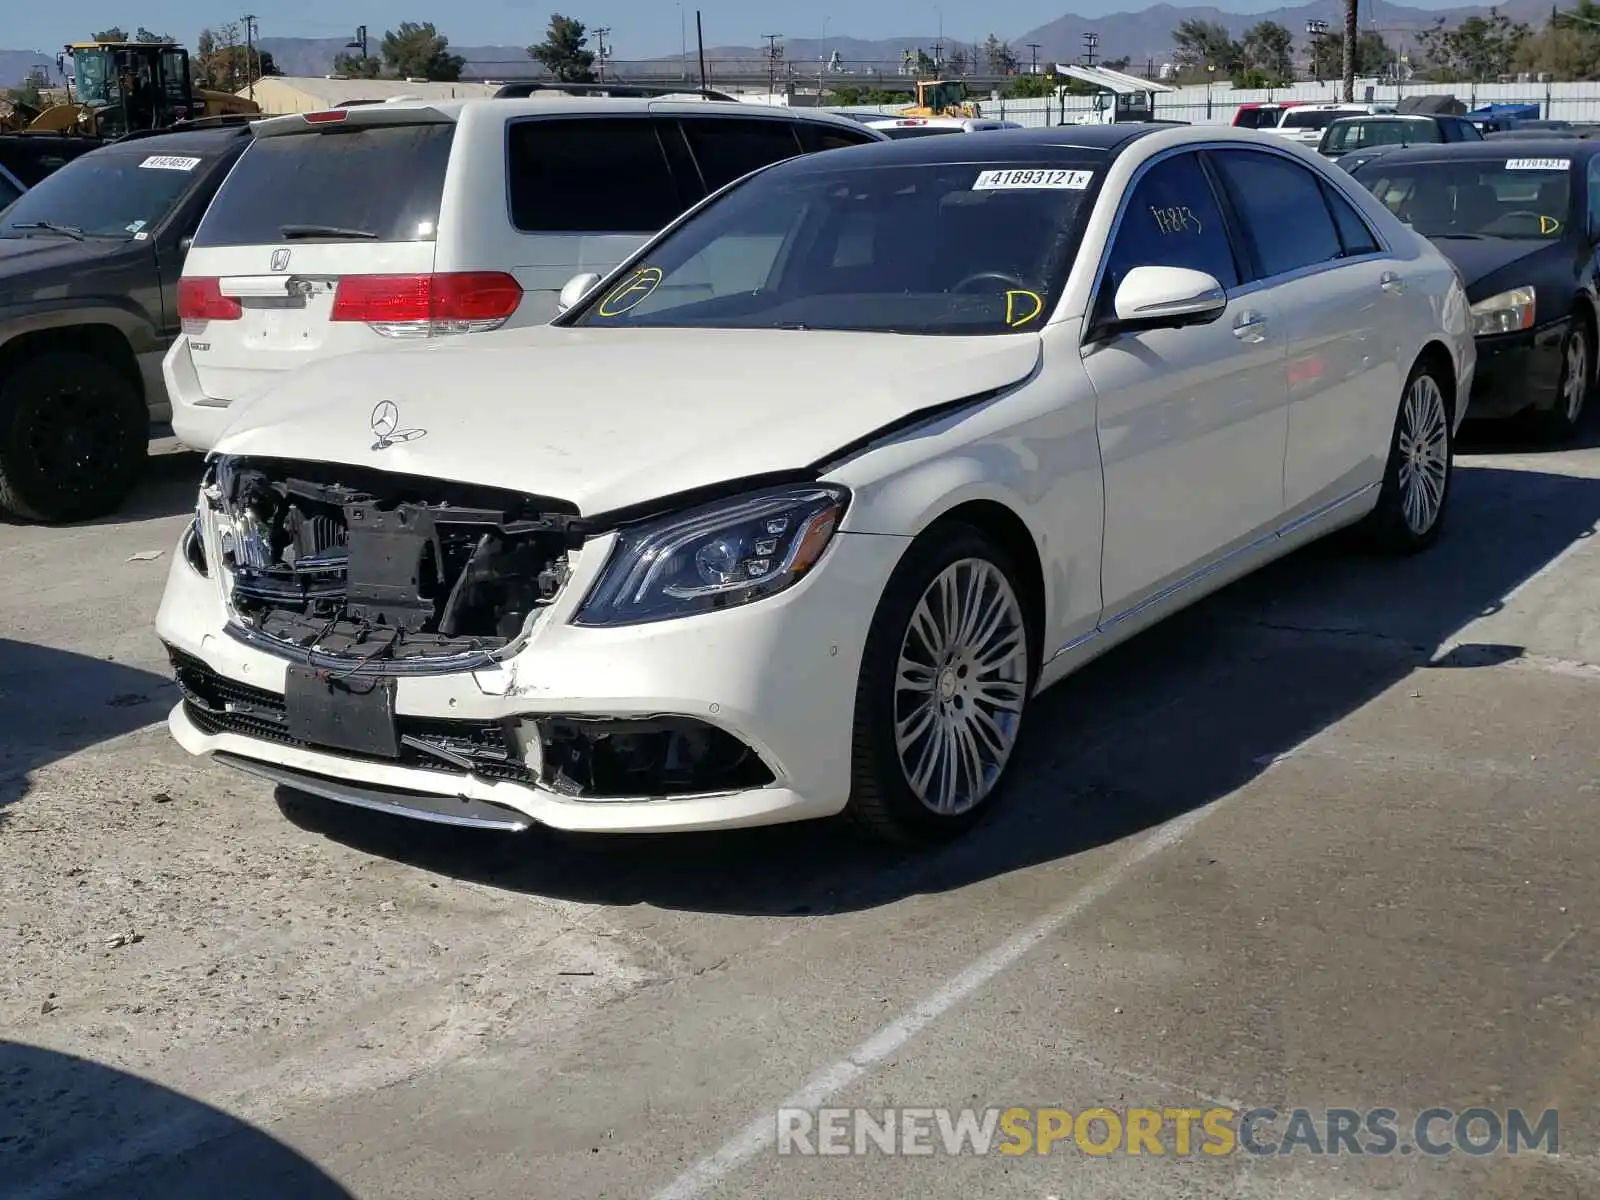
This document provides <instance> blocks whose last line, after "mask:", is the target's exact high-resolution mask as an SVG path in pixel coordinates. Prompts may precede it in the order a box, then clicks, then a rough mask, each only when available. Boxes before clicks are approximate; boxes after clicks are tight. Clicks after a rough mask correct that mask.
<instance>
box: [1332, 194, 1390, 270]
mask: <svg viewBox="0 0 1600 1200" xmlns="http://www.w3.org/2000/svg"><path fill="white" fill-rule="evenodd" d="M1322 198H1323V199H1324V200H1326V201H1327V203H1328V210H1329V211H1330V212H1332V213H1333V224H1334V226H1335V228H1337V229H1338V231H1339V242H1340V245H1342V246H1343V247H1344V254H1345V257H1346V258H1354V257H1355V256H1356V255H1358V254H1376V253H1377V252H1378V250H1379V249H1380V247H1379V245H1378V239H1377V238H1375V237H1373V236H1372V230H1371V229H1369V228H1367V223H1366V221H1364V220H1362V218H1361V214H1360V213H1358V212H1356V210H1355V208H1354V207H1352V206H1351V204H1350V202H1349V201H1348V200H1346V199H1345V198H1344V197H1343V196H1341V195H1340V194H1339V193H1338V192H1337V191H1336V190H1335V189H1334V188H1332V187H1331V186H1329V185H1328V184H1326V183H1324V184H1323V185H1322Z"/></svg>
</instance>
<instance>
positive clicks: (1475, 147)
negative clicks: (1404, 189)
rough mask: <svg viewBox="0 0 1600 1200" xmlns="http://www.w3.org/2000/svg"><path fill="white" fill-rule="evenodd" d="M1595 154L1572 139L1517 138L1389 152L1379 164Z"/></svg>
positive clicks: (1598, 147) (1599, 148)
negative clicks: (1509, 140) (1508, 140)
mask: <svg viewBox="0 0 1600 1200" xmlns="http://www.w3.org/2000/svg"><path fill="white" fill-rule="evenodd" d="M1595 154H1600V143H1597V142H1585V141H1579V140H1578V139H1575V138H1517V139H1515V142H1514V143H1510V142H1492V141H1489V140H1487V139H1485V140H1484V141H1481V142H1443V143H1438V144H1435V145H1429V146H1410V147H1406V148H1402V149H1395V150H1390V151H1388V152H1387V153H1386V154H1384V155H1383V159H1382V161H1383V164H1384V165H1385V166H1392V165H1393V164H1395V163H1416V162H1444V161H1454V160H1455V159H1458V158H1459V159H1463V160H1466V161H1468V162H1493V161H1494V160H1496V159H1507V158H1577V159H1588V158H1592V157H1594V155H1595ZM1357 169H1358V170H1359V169H1360V168H1357Z"/></svg>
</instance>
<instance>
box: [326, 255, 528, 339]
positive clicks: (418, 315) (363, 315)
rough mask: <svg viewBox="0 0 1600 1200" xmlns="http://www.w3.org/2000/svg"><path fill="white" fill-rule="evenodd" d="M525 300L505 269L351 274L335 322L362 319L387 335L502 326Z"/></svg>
mask: <svg viewBox="0 0 1600 1200" xmlns="http://www.w3.org/2000/svg"><path fill="white" fill-rule="evenodd" d="M521 303H522V285H521V284H520V283H518V282H517V281H516V279H515V278H514V277H512V276H510V275H507V274H505V273H504V272H502V271H458V272H453V273H450V274H442V275H346V276H344V277H343V278H341V279H340V280H339V286H338V288H337V290H336V291H335V292H334V296H333V314H332V317H331V318H330V319H331V320H334V321H361V322H364V323H366V324H368V325H371V326H372V327H373V328H374V329H375V330H377V331H378V332H379V333H381V334H383V335H384V336H385V337H433V336H436V335H439V334H451V333H483V332H485V331H487V330H490V329H498V328H499V327H500V326H502V325H504V324H505V323H506V321H507V320H508V319H509V318H510V317H511V314H512V313H514V312H516V311H517V306H518V305H519V304H521Z"/></svg>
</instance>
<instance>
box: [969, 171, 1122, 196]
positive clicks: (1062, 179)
mask: <svg viewBox="0 0 1600 1200" xmlns="http://www.w3.org/2000/svg"><path fill="white" fill-rule="evenodd" d="M1093 178H1094V172H1093V171H982V172H980V173H979V174H978V178H977V179H976V180H974V181H973V184H972V190H973V191H975V192H997V191H1002V190H1005V189H1008V188H1017V189H1024V190H1038V189H1045V190H1049V191H1059V190H1065V191H1069V192H1081V191H1083V190H1084V189H1085V188H1087V187H1088V186H1089V181H1090V180H1091V179H1093Z"/></svg>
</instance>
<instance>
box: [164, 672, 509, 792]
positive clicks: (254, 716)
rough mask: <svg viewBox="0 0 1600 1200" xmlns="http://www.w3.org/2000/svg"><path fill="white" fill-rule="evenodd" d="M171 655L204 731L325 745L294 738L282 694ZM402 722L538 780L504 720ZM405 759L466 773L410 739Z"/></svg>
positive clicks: (503, 774) (497, 769)
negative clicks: (520, 753)
mask: <svg viewBox="0 0 1600 1200" xmlns="http://www.w3.org/2000/svg"><path fill="white" fill-rule="evenodd" d="M167 655H168V657H169V658H171V660H172V670H173V674H174V676H175V677H176V678H177V682H178V690H179V691H180V692H182V693H183V701H184V711H185V713H187V714H188V717H189V720H190V721H192V722H193V723H194V725H195V727H196V728H197V729H199V730H200V731H201V732H202V733H205V734H208V735H214V734H219V733H235V734H239V735H240V736H242V737H251V738H258V739H260V740H262V741H267V742H276V743H278V744H279V745H283V746H303V747H304V748H305V749H307V750H317V749H322V748H323V747H318V746H316V745H313V744H312V743H309V742H300V741H297V740H296V739H295V738H293V737H292V736H290V734H289V729H288V714H287V713H286V712H285V710H284V704H283V697H282V696H280V695H277V694H276V693H274V692H269V691H265V690H263V689H262V688H258V687H251V686H250V685H249V684H247V683H240V682H239V681H238V680H235V679H229V678H227V677H226V676H223V675H219V674H217V672H215V671H213V670H212V669H211V668H210V667H208V666H207V665H206V664H205V663H203V662H201V661H200V660H199V659H197V658H193V657H191V656H190V655H187V654H184V653H183V652H182V651H179V650H174V649H172V648H171V647H168V649H167ZM398 724H399V727H400V736H401V737H402V738H406V737H411V738H416V739H417V740H418V741H425V742H428V743H430V744H431V745H434V746H437V747H438V748H439V749H441V750H443V751H446V752H448V753H450V754H453V755H455V756H456V757H458V758H462V759H465V760H467V761H468V762H470V763H471V764H472V774H474V775H480V776H483V777H485V778H488V779H497V780H505V781H507V782H510V783H520V784H524V785H528V786H532V784H533V783H534V782H535V775H534V773H533V771H531V770H529V769H528V767H527V766H526V765H525V764H524V763H523V762H522V760H521V758H520V757H519V756H518V754H517V748H516V744H515V742H514V741H513V740H512V738H511V737H510V735H509V733H508V732H507V730H506V727H505V726H504V725H503V724H501V723H499V722H496V721H435V720H430V719H427V718H423V717H407V716H402V717H399V718H398ZM330 752H331V753H335V754H338V755H340V756H341V757H344V758H363V759H364V760H365V761H370V762H389V761H392V760H389V759H376V758H373V759H366V758H365V756H363V755H356V754H351V753H350V752H349V751H346V750H333V749H331V748H330ZM399 762H400V765H401V766H406V767H416V768H420V769H422V770H428V771H442V772H446V773H448V774H452V775H462V774H465V772H464V771H463V770H462V768H461V767H460V766H459V765H458V764H456V763H452V762H450V761H448V760H447V759H444V758H441V757H439V756H438V755H436V754H430V753H428V752H427V751H426V750H422V749H419V748H418V747H416V746H412V745H407V744H405V743H402V744H401V747H400V759H399Z"/></svg>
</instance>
